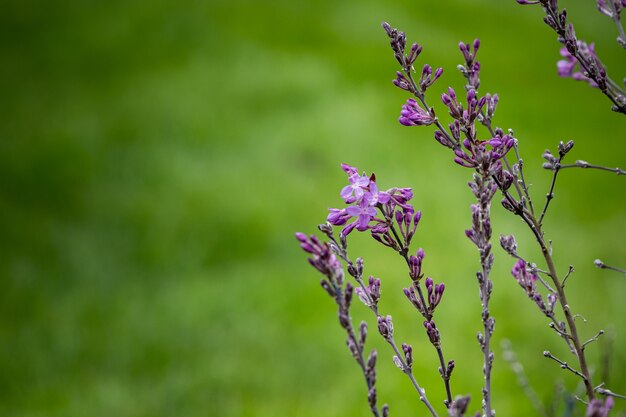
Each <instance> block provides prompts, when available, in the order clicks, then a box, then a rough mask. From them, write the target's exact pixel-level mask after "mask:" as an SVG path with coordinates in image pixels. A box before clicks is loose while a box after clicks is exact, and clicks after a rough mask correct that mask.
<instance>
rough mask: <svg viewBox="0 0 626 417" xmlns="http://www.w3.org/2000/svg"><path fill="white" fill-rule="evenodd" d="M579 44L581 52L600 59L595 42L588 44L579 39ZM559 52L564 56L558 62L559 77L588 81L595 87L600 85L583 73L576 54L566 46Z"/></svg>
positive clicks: (595, 59)
mask: <svg viewBox="0 0 626 417" xmlns="http://www.w3.org/2000/svg"><path fill="white" fill-rule="evenodd" d="M577 45H578V50H579V51H580V53H581V54H585V55H586V56H588V57H590V58H591V59H593V60H594V61H598V56H597V55H596V51H595V45H594V44H593V42H592V43H590V44H589V45H587V44H586V43H585V42H583V41H578V42H577ZM559 53H560V54H561V56H562V57H563V58H564V59H562V60H560V61H559V62H557V63H556V66H557V72H558V74H559V77H564V78H568V77H571V78H572V79H574V80H576V81H586V82H587V83H589V85H590V86H592V87H594V88H597V87H598V84H597V83H596V82H595V81H594V80H592V79H591V78H589V77H587V76H585V75H584V74H583V72H582V71H581V69H580V66H579V63H578V60H577V59H576V57H575V56H574V55H572V54H571V53H570V52H569V51H568V50H567V48H566V47H563V48H561V50H560V51H559Z"/></svg>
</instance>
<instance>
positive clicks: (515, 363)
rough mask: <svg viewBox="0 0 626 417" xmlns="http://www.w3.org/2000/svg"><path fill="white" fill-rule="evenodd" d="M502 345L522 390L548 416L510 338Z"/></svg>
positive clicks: (506, 359)
mask: <svg viewBox="0 0 626 417" xmlns="http://www.w3.org/2000/svg"><path fill="white" fill-rule="evenodd" d="M501 346H502V349H503V350H504V355H503V356H504V360H505V361H506V362H508V364H509V366H510V367H511V370H512V371H513V373H514V374H515V376H516V377H517V385H519V386H520V388H521V389H522V391H524V394H525V395H526V398H528V399H529V400H530V403H531V404H532V405H533V407H534V408H535V410H536V411H537V412H538V413H539V414H541V415H542V416H544V417H548V413H547V412H546V409H545V407H544V405H543V403H542V402H541V400H540V399H539V396H538V395H537V393H536V392H535V390H534V389H533V387H532V385H531V384H530V382H529V381H528V377H527V376H526V373H525V372H524V367H523V366H522V364H521V363H520V362H519V360H518V359H517V356H516V355H515V352H513V349H512V347H511V342H510V341H508V340H503V341H502V343H501Z"/></svg>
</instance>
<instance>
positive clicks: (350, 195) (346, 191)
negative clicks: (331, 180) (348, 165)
mask: <svg viewBox="0 0 626 417" xmlns="http://www.w3.org/2000/svg"><path fill="white" fill-rule="evenodd" d="M348 181H350V185H346V186H345V187H343V189H342V190H341V193H340V195H341V198H343V199H344V200H345V202H346V203H353V202H355V201H357V200H359V199H360V198H361V197H362V196H363V194H365V189H366V187H367V186H368V185H369V183H370V179H369V178H368V177H366V176H365V175H359V174H358V173H354V174H352V175H350V176H349V177H348Z"/></svg>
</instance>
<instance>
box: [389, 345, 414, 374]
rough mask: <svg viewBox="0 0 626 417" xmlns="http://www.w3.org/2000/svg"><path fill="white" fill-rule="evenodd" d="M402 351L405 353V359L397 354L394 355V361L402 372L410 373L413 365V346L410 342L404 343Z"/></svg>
mask: <svg viewBox="0 0 626 417" xmlns="http://www.w3.org/2000/svg"><path fill="white" fill-rule="evenodd" d="M402 352H403V353H404V360H402V359H400V358H399V357H398V356H397V355H394V356H393V363H394V364H395V365H396V366H397V367H398V369H400V370H401V371H402V372H406V373H410V372H411V368H412V367H413V347H412V346H411V345H409V344H406V343H402Z"/></svg>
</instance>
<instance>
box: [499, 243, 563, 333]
mask: <svg viewBox="0 0 626 417" xmlns="http://www.w3.org/2000/svg"><path fill="white" fill-rule="evenodd" d="M500 243H501V244H502V239H501V240H500ZM505 250H506V249H505ZM511 275H513V278H515V280H516V281H517V282H518V284H519V285H520V287H522V288H523V289H524V291H526V295H527V296H528V298H530V299H531V300H532V301H533V302H534V303H535V304H537V307H539V310H541V312H542V313H543V314H544V315H545V316H546V317H549V318H551V319H554V307H555V305H556V302H557V295H556V294H555V293H554V292H553V291H551V292H550V293H549V294H548V297H547V304H546V302H545V301H544V300H543V297H542V295H541V294H540V293H539V291H537V281H538V280H539V275H537V272H535V271H534V270H532V269H528V268H527V267H526V261H524V260H523V259H521V258H520V259H519V260H518V261H517V262H516V263H515V265H513V269H512V270H511ZM559 327H562V326H559Z"/></svg>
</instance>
